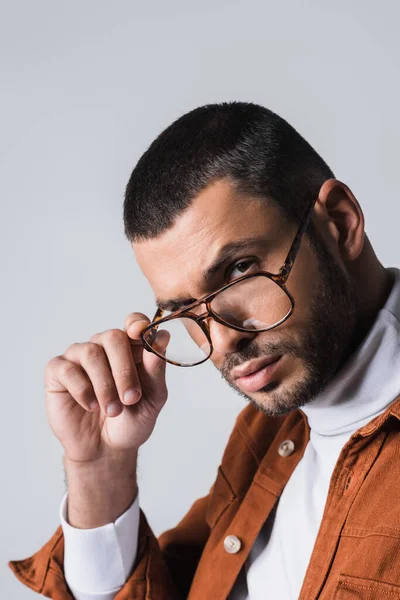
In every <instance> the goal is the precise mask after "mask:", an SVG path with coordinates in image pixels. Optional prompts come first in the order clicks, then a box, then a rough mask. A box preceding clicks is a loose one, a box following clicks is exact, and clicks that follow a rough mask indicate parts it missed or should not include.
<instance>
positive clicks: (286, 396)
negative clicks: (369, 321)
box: [133, 180, 358, 415]
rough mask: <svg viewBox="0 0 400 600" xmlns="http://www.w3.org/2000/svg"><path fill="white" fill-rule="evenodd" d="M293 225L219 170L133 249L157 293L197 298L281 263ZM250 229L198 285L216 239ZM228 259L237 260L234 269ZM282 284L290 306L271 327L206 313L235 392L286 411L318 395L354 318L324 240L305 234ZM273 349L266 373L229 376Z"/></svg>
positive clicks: (344, 281)
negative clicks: (169, 222) (242, 328)
mask: <svg viewBox="0 0 400 600" xmlns="http://www.w3.org/2000/svg"><path fill="white" fill-rule="evenodd" d="M296 231H297V227H296V226H295V225H293V224H292V223H289V222H288V221H287V220H286V219H285V218H284V217H283V216H282V214H281V213H280V211H279V210H278V209H277V208H276V207H275V206H273V204H272V203H268V202H265V201H261V200H259V199H254V198H252V199H251V198H248V197H247V198H243V197H239V196H238V195H237V194H235V193H234V191H233V189H232V187H231V185H230V184H229V182H228V181H227V180H219V181H217V182H215V183H213V184H211V185H210V186H208V187H207V188H206V189H205V190H203V191H202V192H201V193H200V194H199V195H198V197H197V198H196V199H195V200H194V201H193V202H192V204H191V205H190V206H189V207H188V208H187V209H186V210H185V211H184V212H183V213H182V214H181V215H180V216H178V217H177V218H176V221H175V223H174V224H173V226H172V227H171V228H170V229H169V230H168V231H166V232H164V233H163V234H161V235H160V236H158V237H157V238H155V239H152V240H148V241H145V242H140V243H134V244H133V250H134V252H135V255H136V259H137V262H138V264H139V266H140V268H141V270H142V271H143V273H144V275H145V277H146V278H147V279H148V281H149V283H150V285H151V287H152V289H153V291H154V294H155V297H156V298H158V299H162V300H163V301H169V300H170V299H176V298H181V299H182V301H183V300H190V299H192V300H193V299H197V298H200V297H202V296H204V295H205V294H210V293H211V292H213V291H215V290H216V289H218V288H220V287H222V286H223V285H225V284H226V283H228V282H230V281H232V280H233V279H235V278H238V277H240V276H241V275H243V274H247V273H248V274H250V273H257V272H258V271H269V272H271V273H277V272H278V271H279V269H280V267H281V266H282V264H283V262H284V260H285V258H286V255H287V252H288V250H289V248H290V245H291V243H292V241H293V239H294V236H295V234H296ZM250 238H258V239H259V241H258V242H256V241H253V242H251V244H250V245H249V246H248V247H247V248H245V249H244V250H243V249H241V250H236V251H235V252H234V253H233V254H232V255H231V256H230V257H229V258H227V260H226V261H225V262H224V264H223V265H221V267H220V268H219V270H218V271H217V272H215V274H214V275H213V277H212V279H210V280H209V281H208V282H207V284H206V287H204V283H202V279H203V277H202V276H203V274H204V272H205V271H207V267H208V266H210V265H211V264H213V263H214V261H215V260H216V259H217V258H218V256H219V254H220V252H221V250H222V248H223V247H224V246H226V245H227V244H229V243H231V242H234V241H238V240H250ZM234 265H239V267H238V268H237V267H235V268H233V269H230V267H233V266H234ZM226 273H228V278H227V277H226ZM287 289H288V290H289V291H290V292H291V294H292V296H293V298H294V301H295V308H294V311H293V313H292V315H291V316H290V317H289V319H287V320H286V321H285V322H284V323H282V324H281V325H279V326H278V327H276V328H274V329H272V330H270V331H266V332H260V333H257V332H246V333H244V332H239V331H236V330H234V329H230V328H228V327H226V326H224V325H221V324H219V323H217V322H216V321H215V320H213V319H212V318H209V319H207V323H208V325H209V329H210V334H211V339H212V343H213V353H212V355H211V358H210V360H211V361H212V362H213V364H214V365H215V366H216V367H217V369H219V371H220V373H221V375H222V377H223V378H224V379H225V380H226V381H227V382H228V384H229V385H230V386H231V387H232V388H233V389H234V390H235V391H236V392H237V393H239V394H240V395H241V396H243V397H244V398H246V399H247V400H249V401H250V402H252V403H253V404H254V405H255V406H256V407H257V408H258V409H260V410H262V411H263V412H265V413H267V414H270V415H278V414H284V413H287V412H289V411H291V410H293V409H295V408H298V407H300V406H303V405H304V404H306V403H307V402H309V401H310V400H312V399H313V398H314V397H315V395H316V394H317V393H318V392H319V391H320V390H321V389H322V388H323V387H324V386H325V385H326V384H327V383H328V381H329V380H330V379H331V378H332V376H333V375H334V374H335V373H336V371H337V370H338V368H339V367H340V365H341V361H342V360H343V357H344V356H345V354H346V350H347V348H348V346H349V344H350V342H351V338H352V334H353V332H354V329H355V326H356V322H357V311H358V301H357V295H356V292H355V290H354V288H353V285H352V282H351V280H350V278H349V277H348V276H347V274H346V272H345V271H344V269H342V267H341V266H340V265H339V263H338V262H337V261H336V260H335V259H334V257H333V255H332V254H331V253H330V252H329V251H328V250H327V249H326V247H325V246H324V244H322V245H321V247H318V248H317V251H315V249H314V248H313V247H312V245H311V244H310V242H309V239H308V237H305V238H303V241H302V244H301V247H300V250H299V253H298V255H297V258H296V261H295V264H294V266H293V269H292V272H291V274H290V276H289V279H288V282H287ZM269 356H275V357H278V358H279V360H278V361H277V362H276V364H275V365H274V367H273V369H271V368H270V369H269V371H270V375H269V376H268V375H266V377H264V376H261V375H260V378H259V379H258V380H257V378H256V379H255V380H254V376H253V380H252V384H251V382H250V385H249V381H248V380H247V379H246V380H245V378H243V379H240V378H239V379H237V378H234V376H233V374H232V371H233V369H234V368H235V367H238V366H239V365H244V364H245V363H247V362H249V361H250V360H253V359H262V358H263V357H269ZM271 372H272V374H271ZM260 374H261V370H260ZM257 381H258V383H257ZM249 387H250V388H251V391H249Z"/></svg>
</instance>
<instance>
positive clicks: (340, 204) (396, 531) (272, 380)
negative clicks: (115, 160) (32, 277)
mask: <svg viewBox="0 0 400 600" xmlns="http://www.w3.org/2000/svg"><path fill="white" fill-rule="evenodd" d="M124 223H125V232H126V235H127V237H128V239H129V240H130V242H131V244H132V248H133V250H134V253H135V256H136V259H137V261H138V264H139V266H140V268H141V269H142V271H143V273H144V275H145V276H146V278H147V279H148V281H149V282H150V284H151V286H152V289H153V291H154V294H155V296H156V299H157V304H158V309H157V312H156V314H155V317H154V319H153V321H154V325H153V323H152V322H150V320H149V318H148V316H147V315H143V314H139V313H133V314H131V315H129V316H128V317H127V318H126V320H125V326H124V330H123V331H122V330H118V329H114V330H110V331H106V332H103V333H98V334H96V335H94V336H93V337H92V338H91V339H90V341H89V342H87V343H82V344H72V345H71V346H70V347H69V348H68V349H67V351H66V352H65V353H64V354H63V355H62V356H57V357H55V358H54V359H52V360H51V361H50V362H49V364H48V365H47V367H46V408H47V414H48V418H49V423H50V426H51V428H52V430H53V432H54V433H55V435H56V436H57V437H58V439H59V440H60V442H61V443H62V445H63V447H64V465H65V470H66V475H67V479H68V494H66V495H65V497H64V499H63V503H62V506H61V511H60V518H61V525H60V526H59V527H58V528H57V530H56V532H55V533H54V535H53V536H52V537H51V539H50V540H49V541H48V542H47V543H46V544H45V545H44V546H43V548H41V549H40V550H39V551H38V552H36V553H35V554H34V555H33V556H32V557H29V558H27V559H25V560H22V561H10V563H9V564H10V566H11V568H12V569H13V571H14V572H15V574H16V575H17V576H18V577H19V579H20V580H21V581H22V582H23V583H24V584H25V585H27V586H29V587H31V588H32V589H34V590H35V591H37V592H39V593H41V594H43V595H45V596H48V597H50V598H54V599H56V600H66V599H67V598H68V599H71V598H76V599H77V600H90V599H93V598H96V600H111V599H112V598H115V599H116V600H133V599H135V600H136V599H143V600H144V599H146V600H147V599H150V598H151V599H156V600H167V599H168V600H170V599H175V598H176V599H183V598H189V600H205V599H206V600H222V599H226V598H229V600H239V599H240V600H244V599H246V600H250V599H251V600H261V599H271V600H289V599H290V600H294V599H296V598H300V599H301V600H313V599H316V598H320V599H327V598H335V599H342V600H344V599H346V598H349V599H350V598H363V599H376V598H379V599H381V598H400V502H399V500H400V491H399V490H400V487H399V484H398V482H399V480H400V460H399V458H400V435H399V431H400V423H399V421H400V322H399V319H400V271H399V270H398V269H396V268H389V269H386V268H384V267H383V266H382V264H381V263H380V262H379V261H378V259H377V257H376V255H375V253H374V250H373V248H372V246H371V244H370V241H369V240H368V238H367V236H366V235H365V232H364V217H363V213H362V210H361V208H360V206H359V204H358V202H357V200H356V198H355V197H354V195H353V194H352V192H351V190H350V189H349V188H348V187H347V186H346V185H345V184H344V183H342V182H340V181H338V180H337V179H335V177H334V175H333V173H332V171H331V170H330V169H329V167H328V166H327V165H326V163H325V162H324V161H323V160H322V159H321V157H320V156H319V155H318V154H317V153H316V152H315V151H314V150H313V148H311V146H310V145H309V144H308V143H307V142H306V141H305V140H304V139H303V138H302V137H301V136H300V135H299V134H298V133H297V132H296V131H295V130H294V129H293V128H292V127H291V126H290V125H289V124H288V123H287V122H286V121H284V120H283V119H281V118H280V117H278V116H277V115H276V114H274V113H272V112H271V111H269V110H267V109H265V108H263V107H260V106H257V105H254V104H247V103H240V102H237V103H235V102H233V103H222V104H214V105H208V106H205V107H200V108H198V109H196V110H194V111H191V112H190V113H188V114H186V115H184V116H183V117H181V118H180V119H178V120H177V121H175V122H174V123H172V125H170V126H169V127H168V128H167V129H166V130H165V131H164V132H162V133H161V134H160V135H159V137H158V138H157V139H156V140H155V141H154V142H153V143H152V145H151V146H150V147H149V149H148V150H147V151H146V152H145V153H144V155H143V156H142V157H141V159H140V160H139V162H138V164H137V166H136V167H135V169H134V171H133V173H132V175H131V178H130V181H129V183H128V185H127V189H126V196H125V204H124ZM207 359H210V360H211V361H212V362H213V364H214V365H215V367H216V368H217V369H219V371H220V372H221V375H222V376H223V377H224V379H226V381H227V383H228V384H229V385H230V386H231V387H232V388H233V389H234V390H235V391H236V392H237V393H239V394H240V395H242V396H243V397H244V398H245V399H247V400H248V401H249V404H248V405H247V406H246V407H245V408H244V410H243V411H242V412H241V413H240V415H239V416H238V418H237V420H236V424H235V427H234V429H233V431H232V434H231V436H230V438H229V441H228V445H227V447H226V450H225V452H224V455H223V457H222V461H221V464H220V467H219V468H218V473H217V477H216V480H215V482H214V484H213V486H212V488H211V490H210V493H209V494H208V495H207V496H205V497H203V498H200V499H198V500H197V501H196V502H195V503H194V504H193V506H192V508H191V509H190V511H189V513H188V514H187V515H186V516H185V517H184V518H183V519H182V521H181V522H180V523H179V524H178V525H177V526H176V527H175V528H173V529H171V530H169V531H167V532H165V533H164V534H163V535H162V536H161V537H160V538H159V539H158V540H156V538H155V536H154V534H153V533H152V531H151V529H150V527H149V525H148V523H147V521H146V518H145V515H144V513H143V512H142V511H141V510H140V509H139V501H138V490H137V484H136V460H137V452H138V449H139V447H140V446H141V445H142V444H143V443H144V442H145V441H146V440H147V439H148V438H149V436H150V435H151V432H152V430H153V428H154V424H155V421H156V419H157V416H158V414H159V412H160V411H161V409H162V407H163V406H164V404H165V402H166V399H167V388H166V385H165V367H166V364H167V361H168V362H170V363H171V364H174V365H183V366H192V367H193V366H196V365H197V364H200V363H201V362H203V361H204V360H207Z"/></svg>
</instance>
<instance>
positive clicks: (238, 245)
mask: <svg viewBox="0 0 400 600" xmlns="http://www.w3.org/2000/svg"><path fill="white" fill-rule="evenodd" d="M269 244H270V242H269V240H267V239H266V237H265V234H264V235H262V236H261V235H260V236H256V237H250V238H245V239H241V240H236V241H235V242H229V243H228V244H225V246H223V247H222V248H221V250H220V252H219V254H218V256H217V258H216V259H215V261H214V262H213V263H211V265H210V266H208V267H207V269H206V270H205V271H204V272H203V274H202V276H201V285H202V286H203V287H204V288H207V287H208V286H210V283H211V282H212V281H213V280H214V278H215V276H216V274H217V273H218V271H219V270H220V269H221V268H222V267H223V266H224V265H225V263H226V262H227V261H228V260H229V259H232V258H233V257H234V255H235V254H236V253H237V252H238V251H239V250H241V251H244V250H248V249H249V248H254V247H255V246H258V247H259V248H261V247H265V248H268V246H269ZM196 300H197V298H184V297H178V298H171V299H169V300H163V299H162V298H156V304H157V307H158V308H162V309H164V310H170V311H175V310H178V309H179V308H183V307H184V306H187V305H189V304H192V302H195V301H196Z"/></svg>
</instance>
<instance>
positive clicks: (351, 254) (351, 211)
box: [315, 179, 365, 261]
mask: <svg viewBox="0 0 400 600" xmlns="http://www.w3.org/2000/svg"><path fill="white" fill-rule="evenodd" d="M315 216H316V218H317V220H320V221H323V222H324V228H325V231H326V235H328V236H329V237H330V240H329V242H330V243H331V244H332V243H334V244H335V245H336V247H337V250H338V252H339V253H340V255H341V257H342V259H343V260H344V261H354V260H355V259H356V258H357V257H358V256H359V255H360V254H361V252H362V249H363V246H364V237H365V233H364V214H363V212H362V210H361V207H360V205H359V203H358V201H357V199H356V197H355V196H354V194H353V193H352V191H351V190H350V188H349V187H348V186H347V185H346V184H345V183H342V182H341V181H339V180H338V179H328V180H327V181H325V182H324V183H323V184H322V186H321V188H320V191H319V194H318V200H317V202H316V204H315Z"/></svg>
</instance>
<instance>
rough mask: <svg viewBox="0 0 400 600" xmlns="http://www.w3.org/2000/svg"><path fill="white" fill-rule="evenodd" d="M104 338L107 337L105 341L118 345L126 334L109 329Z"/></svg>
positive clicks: (120, 330) (119, 330)
mask: <svg viewBox="0 0 400 600" xmlns="http://www.w3.org/2000/svg"><path fill="white" fill-rule="evenodd" d="M105 336H107V339H108V340H110V341H111V342H118V343H120V342H121V341H122V340H125V338H126V333H125V332H124V331H122V329H109V330H108V331H106V332H105Z"/></svg>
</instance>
